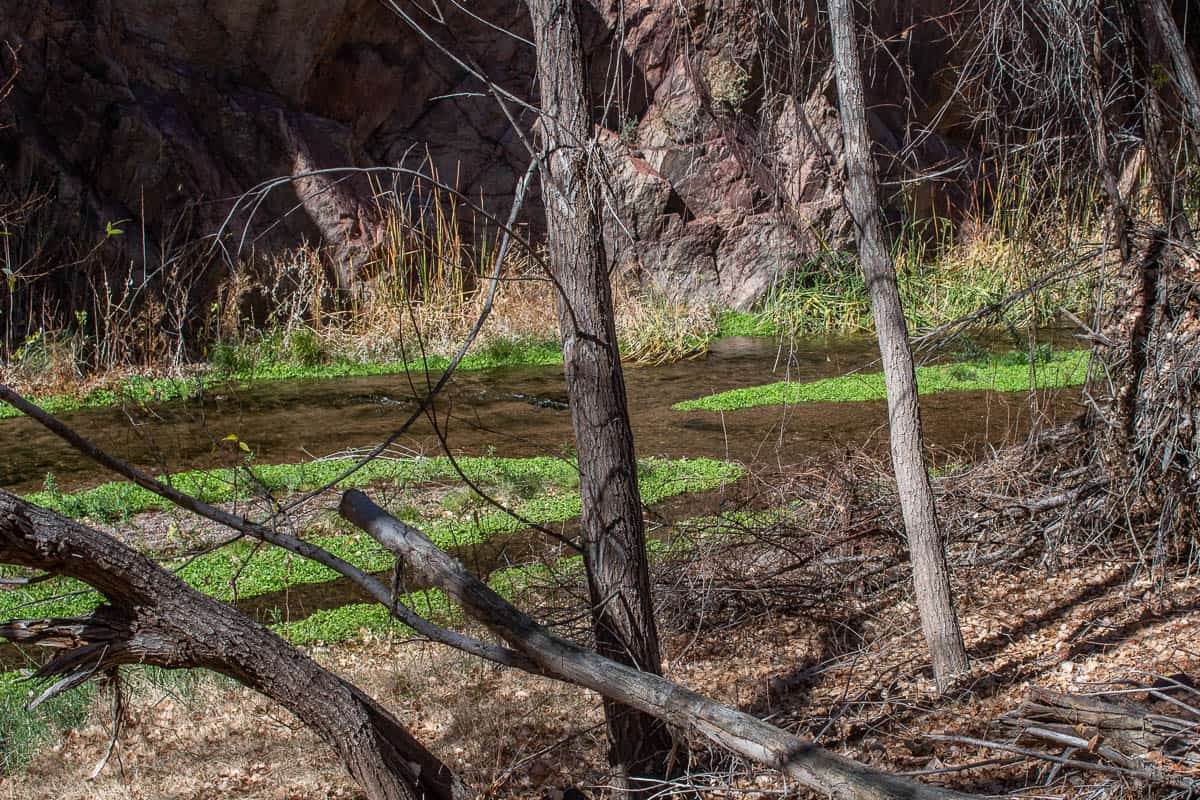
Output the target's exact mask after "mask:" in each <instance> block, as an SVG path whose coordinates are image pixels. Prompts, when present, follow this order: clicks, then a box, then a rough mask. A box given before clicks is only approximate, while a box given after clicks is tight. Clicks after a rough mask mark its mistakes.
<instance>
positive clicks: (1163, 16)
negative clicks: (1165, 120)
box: [1141, 0, 1200, 148]
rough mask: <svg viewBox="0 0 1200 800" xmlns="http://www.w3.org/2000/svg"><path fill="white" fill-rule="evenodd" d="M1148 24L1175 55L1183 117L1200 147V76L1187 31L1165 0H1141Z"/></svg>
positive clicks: (1162, 43) (1172, 55) (1175, 69)
mask: <svg viewBox="0 0 1200 800" xmlns="http://www.w3.org/2000/svg"><path fill="white" fill-rule="evenodd" d="M1141 6H1142V18H1143V24H1144V25H1153V26H1154V28H1155V29H1156V32H1157V34H1158V36H1157V38H1158V40H1159V42H1160V43H1161V45H1162V47H1163V49H1164V50H1166V52H1167V55H1168V56H1169V57H1170V59H1171V66H1172V71H1173V73H1174V78H1175V90H1176V91H1177V92H1179V99H1180V105H1181V106H1182V108H1181V111H1182V112H1183V118H1184V120H1186V121H1187V125H1188V127H1189V128H1190V129H1191V136H1192V142H1193V143H1194V144H1195V146H1196V147H1197V148H1200V78H1197V77H1196V68H1195V67H1194V66H1193V65H1192V60H1191V59H1190V58H1189V57H1188V51H1187V46H1186V45H1185V44H1184V42H1183V34H1182V33H1180V31H1179V26H1178V25H1176V24H1175V17H1173V16H1172V15H1171V9H1170V8H1169V7H1168V6H1167V4H1166V2H1165V1H1164V0H1141Z"/></svg>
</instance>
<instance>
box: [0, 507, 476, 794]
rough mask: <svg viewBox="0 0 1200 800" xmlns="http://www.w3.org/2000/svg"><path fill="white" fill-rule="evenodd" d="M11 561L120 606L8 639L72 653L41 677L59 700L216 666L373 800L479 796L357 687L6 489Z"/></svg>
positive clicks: (138, 558) (5, 544)
mask: <svg viewBox="0 0 1200 800" xmlns="http://www.w3.org/2000/svg"><path fill="white" fill-rule="evenodd" d="M0 562H3V563H7V564H18V565H21V566H26V567H32V568H35V569H40V570H45V571H48V572H53V573H55V574H57V575H65V576H67V577H71V578H75V579H77V580H80V581H83V582H84V583H87V584H89V585H91V586H93V587H95V588H96V589H97V590H98V591H100V592H101V593H102V594H103V595H104V596H105V597H106V598H107V599H108V601H109V604H108V605H104V606H101V607H100V608H98V609H97V610H96V611H95V612H94V613H93V614H92V615H91V616H89V617H86V618H82V619H37V620H18V621H14V622H9V623H7V624H4V625H0V637H3V638H6V639H9V640H10V641H13V642H17V643H22V644H31V645H37V644H44V645H45V646H49V647H56V648H62V647H64V644H66V646H67V649H65V650H63V651H62V652H61V654H60V655H58V656H56V657H55V658H53V659H51V660H50V661H49V662H48V663H47V664H46V666H45V667H43V668H42V669H41V670H40V671H39V673H38V675H39V677H50V676H65V677H64V678H63V681H64V682H63V684H62V685H61V686H59V687H56V689H58V690H59V691H63V690H66V689H69V688H71V687H73V686H75V685H78V684H79V683H82V682H84V681H85V680H87V679H88V677H90V676H91V675H94V674H99V673H102V672H103V671H105V670H107V669H110V668H114V667H117V666H120V665H122V664H153V665H156V666H160V667H166V668H169V669H179V668H194V667H204V668H207V669H211V670H214V671H216V672H220V673H222V674H224V675H228V676H230V677H232V678H234V679H235V680H237V681H239V682H241V683H243V684H245V685H246V686H249V687H250V688H252V689H255V690H257V691H259V692H262V693H263V694H265V695H267V696H268V697H270V698H271V699H272V700H275V701H276V702H278V703H279V704H280V705H283V706H284V707H286V708H287V709H288V710H290V711H291V712H292V713H294V714H295V715H296V716H297V717H299V718H300V719H301V720H303V721H304V723H305V724H306V725H308V726H309V727H310V728H312V729H313V730H314V731H315V732H316V733H317V734H318V735H319V736H320V737H321V738H322V739H324V740H325V741H326V742H327V743H328V744H330V745H331V746H332V747H333V748H334V750H336V751H337V753H338V756H339V757H340V758H341V759H342V761H343V763H345V765H346V768H347V769H348V770H349V771H350V774H351V775H352V776H353V777H354V779H355V780H356V781H358V783H359V785H360V786H362V788H363V791H364V792H365V793H366V795H367V797H369V798H371V800H417V799H418V798H428V799H429V800H467V798H470V797H473V796H474V793H473V792H472V791H470V790H469V789H468V788H467V787H466V786H465V785H464V784H463V783H462V782H461V781H460V780H459V779H458V777H457V776H455V774H454V773H453V772H451V770H450V769H449V768H448V767H446V765H444V764H443V763H441V762H440V761H439V760H438V759H437V758H436V757H435V756H434V755H433V754H432V753H430V752H429V751H428V750H426V749H425V748H424V747H422V746H421V745H420V744H419V743H418V742H417V741H416V740H415V739H414V738H413V737H412V736H411V735H410V734H409V733H408V731H407V730H405V729H404V726H402V725H401V724H400V723H399V721H397V720H396V719H395V717H393V716H392V715H391V714H390V713H388V712H387V711H386V710H385V709H383V708H382V707H381V706H379V705H378V704H377V703H376V702H375V701H374V700H372V699H371V698H369V697H367V696H366V695H365V694H363V693H362V692H361V691H360V690H359V689H358V688H357V687H355V686H353V685H351V684H349V683H347V682H345V681H343V680H342V679H341V678H339V677H338V676H336V675H334V674H332V673H330V672H327V671H326V670H324V669H322V668H321V667H320V666H318V665H317V664H316V662H314V661H313V660H312V659H310V658H308V657H307V656H305V655H304V654H303V653H301V652H300V651H299V650H297V649H296V648H295V647H292V646H291V645H290V644H288V643H287V642H285V641H284V640H282V639H280V638H279V637H278V636H276V635H275V634H274V633H271V632H270V631H268V630H267V629H266V628H264V627H262V626H261V625H258V624H256V623H254V622H253V621H251V620H250V619H248V618H247V617H246V616H245V615H243V614H242V613H240V612H238V611H236V610H235V609H233V608H231V607H230V606H227V605H225V604H224V603H221V602H218V601H217V600H214V599H213V598H211V597H208V596H206V595H204V594H202V593H201V592H198V591H196V590H195V589H193V588H191V587H190V586H188V585H187V584H185V583H184V582H183V581H182V580H180V579H179V578H178V577H176V576H175V575H174V574H172V573H170V572H168V571H166V570H164V569H163V568H161V567H159V566H158V565H157V564H155V563H154V562H153V561H151V560H150V559H148V558H146V557H145V556H142V555H140V554H139V553H136V552H134V551H133V550H131V549H129V548H128V547H126V546H125V545H123V544H121V543H120V542H118V541H116V540H115V539H113V538H112V537H110V536H107V535H106V534H103V533H99V532H97V531H94V530H92V529H90V528H87V527H85V526H83V525H81V524H79V523H77V522H74V521H72V520H70V519H67V518H66V517H63V516H60V515H59V514H56V513H54V512H53V511H49V510H46V509H43V508H39V507H37V506H33V505H30V504H29V503H26V502H25V501H23V500H20V499H19V498H17V497H14V496H13V495H10V494H8V493H6V492H3V491H0Z"/></svg>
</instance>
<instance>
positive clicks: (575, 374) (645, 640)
mask: <svg viewBox="0 0 1200 800" xmlns="http://www.w3.org/2000/svg"><path fill="white" fill-rule="evenodd" d="M529 9H530V13H531V15H532V19H533V31H534V38H535V40H536V44H537V62H538V86H539V91H540V94H541V119H540V122H539V126H540V131H539V133H540V137H541V146H542V152H543V153H545V154H546V155H545V159H544V161H542V163H541V182H542V196H543V203H544V205H545V208H546V224H547V230H548V234H549V244H550V269H551V271H552V272H553V278H554V280H555V281H556V283H557V285H558V290H559V296H558V318H559V329H560V332H561V334H562V348H563V364H564V367H565V371H566V380H567V395H568V397H569V399H570V406H571V422H572V424H573V426H574V429H575V442H576V445H577V448H578V457H579V473H580V477H579V483H580V486H579V488H580V496H581V499H582V518H581V522H582V530H583V547H584V563H585V564H586V567H587V575H588V589H589V592H590V596H591V603H592V615H593V625H594V628H595V634H596V648H597V649H598V650H599V651H600V652H601V653H602V654H604V655H606V656H608V657H610V658H613V659H615V660H618V661H621V662H623V663H626V664H629V665H631V666H634V667H636V668H638V669H640V670H643V671H645V672H650V673H654V674H656V675H657V674H661V672H662V660H661V656H660V654H659V646H658V632H657V630H656V629H655V625H654V614H653V605H652V602H651V597H650V579H649V572H648V569H647V566H646V542H645V530H644V526H643V521H642V507H641V500H640V497H639V494H638V482H637V461H636V459H635V457H634V451H633V432H632V430H631V429H630V426H629V410H628V408H627V406H626V399H625V379H624V376H623V375H622V372H621V358H620V352H619V351H618V349H617V335H616V328H615V325H614V322H613V305H612V289H611V287H610V285H609V277H608V259H607V258H606V257H605V252H604V244H603V240H602V238H601V231H600V202H601V201H600V193H599V191H598V187H599V179H598V178H597V170H598V168H599V164H598V163H597V159H598V158H599V154H598V152H597V151H596V150H595V149H594V148H592V147H591V146H590V144H591V137H592V123H591V115H590V113H589V110H588V103H587V95H586V92H587V89H586V82H585V79H584V74H583V52H582V46H581V43H580V36H579V24H578V20H577V18H576V9H575V3H574V0H531V2H530V4H529ZM605 714H606V717H607V721H608V740H609V748H610V749H609V758H610V761H611V763H612V765H613V767H614V771H615V773H616V779H617V781H618V783H619V784H622V785H623V788H625V789H627V790H629V789H634V788H636V786H635V784H636V783H637V779H638V778H649V779H654V778H661V777H663V776H664V771H665V761H666V755H667V753H669V752H670V749H671V737H670V733H669V731H668V730H667V729H666V728H664V726H663V725H662V724H661V723H660V722H658V721H657V720H656V719H654V718H653V717H650V716H648V715H646V714H642V713H640V712H638V711H635V710H633V709H630V708H628V707H626V706H623V705H621V704H620V703H616V702H613V701H610V700H606V701H605Z"/></svg>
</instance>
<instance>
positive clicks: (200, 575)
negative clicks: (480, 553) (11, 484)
mask: <svg viewBox="0 0 1200 800" xmlns="http://www.w3.org/2000/svg"><path fill="white" fill-rule="evenodd" d="M422 462H439V463H434V464H431V465H429V464H425V463H422ZM317 463H318V464H321V465H324V464H325V462H317ZM399 463H400V464H405V463H407V462H399ZM416 463H417V464H418V466H417V467H414V468H413V469H412V470H411V471H409V472H407V473H405V472H404V470H403V469H402V468H397V469H396V471H395V472H393V473H392V476H393V479H395V480H398V481H400V482H404V483H410V482H418V480H417V479H415V478H413V477H412V476H419V477H420V478H422V479H424V480H432V479H433V478H434V477H436V476H438V475H439V474H440V475H443V476H445V477H447V478H448V477H450V476H449V475H448V474H446V473H445V470H448V469H449V466H448V463H445V459H422V460H420V462H416ZM462 463H463V467H464V472H467V474H469V475H471V476H472V478H473V479H474V480H476V481H478V482H480V483H482V484H484V485H485V486H495V485H497V484H499V483H501V482H503V481H506V480H507V481H526V482H529V483H530V485H531V486H532V487H535V488H534V491H536V493H537V494H536V496H531V497H529V498H528V499H523V500H522V499H516V498H514V499H513V500H512V501H511V502H512V505H513V506H515V508H514V510H515V511H516V512H517V513H518V514H520V515H521V516H522V517H524V518H526V519H529V520H531V521H533V522H536V523H539V524H547V523H555V522H564V521H567V520H570V519H572V518H574V517H576V516H578V515H579V509H580V498H579V493H578V491H576V490H574V489H575V487H577V485H578V483H577V476H576V473H575V468H574V465H572V464H570V463H569V462H565V461H563V460H561V459H555V458H549V457H539V458H532V459H488V458H475V459H463V460H462ZM438 470H443V472H441V473H439V472H438ZM190 474H193V475H200V474H202V473H190ZM397 474H399V475H402V476H405V477H400V478H394V476H395V475H397ZM741 474H742V468H741V467H740V466H738V465H735V464H730V463H727V462H722V461H714V460H710V459H684V460H678V461H668V460H663V459H647V460H645V461H643V462H642V463H641V464H640V465H639V486H640V489H641V496H642V502H643V503H645V504H646V505H653V504H654V503H658V502H661V501H663V500H665V499H667V498H669V497H674V496H676V495H679V494H683V493H685V492H703V491H710V490H712V489H716V488H718V487H720V486H721V485H723V484H725V483H728V482H730V481H734V480H737V479H738V478H739V477H741ZM382 479H383V478H381V477H380V476H379V474H377V475H376V476H375V478H374V480H382ZM194 480H199V478H195V479H194ZM366 482H367V481H366V480H362V481H359V482H358V483H357V485H363V484H365V483H366ZM200 485H207V484H200ZM130 487H131V485H129V484H108V485H106V486H105V487H98V488H97V489H94V490H90V491H89V492H81V493H79V495H74V496H71V495H62V494H59V495H56V496H50V497H47V496H45V493H39V494H37V495H33V496H31V497H30V498H29V499H30V500H31V502H36V503H41V504H48V505H49V504H56V505H57V509H58V510H60V511H62V512H63V513H68V514H69V513H71V512H72V511H75V512H79V511H80V510H82V509H83V508H90V509H93V510H98V511H99V512H100V513H101V514H111V513H112V512H113V510H114V509H113V507H112V506H111V505H107V504H108V503H110V502H112V500H113V498H119V497H126V496H127V495H125V494H124V492H126V491H129V490H130ZM132 488H134V489H136V488H137V487H132ZM554 490H557V491H554ZM97 491H101V492H102V493H101V495H99V498H102V499H103V504H101V503H100V502H99V499H97V502H95V503H93V504H90V505H87V504H85V505H73V504H74V503H76V502H78V498H79V497H80V496H87V495H89V494H91V493H94V492H97ZM138 491H142V490H140V489H138ZM517 494H518V497H519V492H518V493H517ZM139 496H140V495H139ZM129 513H134V512H129ZM396 513H397V515H398V516H400V517H402V518H405V519H406V520H407V521H409V522H411V523H413V524H415V525H419V526H420V527H421V528H422V530H424V532H425V533H426V534H427V535H428V536H429V537H430V539H432V540H433V541H434V542H435V543H436V544H437V545H438V546H439V547H443V548H452V547H462V546H467V545H472V544H478V543H481V542H484V541H486V540H488V539H490V538H492V537H494V536H498V535H504V534H513V533H518V532H520V531H521V530H524V529H525V528H526V525H525V524H524V523H522V522H521V521H519V520H517V519H515V518H514V517H512V516H511V515H509V514H507V513H504V512H501V511H494V510H491V509H490V507H487V509H486V510H480V509H476V510H470V511H469V512H468V513H462V514H458V515H456V516H454V517H450V518H446V517H442V518H438V519H432V520H430V519H422V518H420V516H419V514H418V513H417V512H416V511H415V510H414V509H412V508H411V507H402V508H399V509H397V510H396ZM344 530H345V533H338V534H332V535H322V536H310V537H307V538H308V540H309V541H311V542H313V543H314V544H317V545H319V546H321V547H324V548H325V549H327V550H329V551H330V552H332V553H333V554H335V555H337V556H338V557H340V558H342V559H345V560H346V561H349V562H351V563H353V564H355V565H356V566H358V567H359V568H361V569H364V570H366V571H368V572H379V571H383V570H386V569H388V568H389V567H391V566H392V564H393V563H394V557H393V556H392V555H391V554H390V553H388V552H387V551H386V550H384V549H383V548H382V547H380V546H379V545H378V544H377V543H376V542H375V541H374V540H373V539H371V538H370V537H369V536H367V535H366V534H364V533H362V532H361V531H358V530H357V529H353V528H351V527H350V526H348V525H345V526H344ZM179 575H180V577H181V578H183V579H184V580H185V581H187V582H188V583H189V584H191V585H192V586H194V587H196V588H197V589H200V590H201V591H204V592H205V593H207V594H209V595H211V596H213V597H216V598H218V599H221V600H227V601H228V600H233V599H234V598H235V597H237V598H242V599H245V598H250V597H255V596H260V595H263V594H269V593H272V592H277V591H281V590H283V589H284V588H286V587H288V586H297V585H301V584H311V583H322V582H325V581H329V580H333V579H335V578H336V577H337V575H336V573H334V572H333V571H332V570H329V569H328V568H326V567H322V566H320V565H318V564H316V563H314V562H311V561H308V560H306V559H302V558H298V557H296V556H293V555H292V554H290V553H287V552H286V551H284V550H280V549H279V548H273V547H259V546H257V544H256V543H253V542H246V541H239V542H235V543H234V544H231V545H229V546H226V547H223V548H221V549H219V550H216V551H214V552H212V553H208V554H206V555H204V556H201V557H199V558H197V559H195V560H193V561H191V562H190V563H188V564H187V565H186V566H184V567H183V568H182V569H181V570H180V571H179ZM66 593H77V594H72V596H69V597H65V598H64V597H62V595H63V594H66ZM98 602H99V595H97V594H96V593H95V592H93V591H91V590H89V589H87V587H85V586H83V585H82V584H78V583H76V582H73V581H67V580H65V579H55V580H51V581H46V582H44V583H39V584H34V585H31V586H24V587H19V588H15V589H9V590H6V591H2V592H0V618H6V616H9V617H11V616H20V615H21V613H24V614H25V615H26V616H39V617H41V616H73V615H78V614H83V613H86V612H87V611H89V610H90V609H92V608H94V607H95V605H96V604H97V603H98Z"/></svg>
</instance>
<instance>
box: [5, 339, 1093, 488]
mask: <svg viewBox="0 0 1200 800" xmlns="http://www.w3.org/2000/svg"><path fill="white" fill-rule="evenodd" d="M877 355H878V353H877V350H876V348H875V343H874V341H873V340H871V339H868V338H846V339H834V340H828V339H822V340H812V341H807V342H801V343H799V344H796V345H792V346H782V345H780V344H778V343H777V342H775V341H773V340H770V339H751V338H731V339H725V340H721V341H719V342H717V343H716V345H715V346H714V347H713V349H712V351H711V352H710V353H709V355H708V356H707V357H705V358H702V359H697V360H694V361H684V362H679V363H675V364H669V365H664V366H659V367H636V366H635V367H627V368H626V370H625V380H626V385H627V390H628V396H629V411H630V417H631V419H632V421H633V428H634V436H635V440H636V446H637V451H638V455H639V456H665V457H670V458H680V457H689V456H690V457H699V456H707V457H712V458H728V459H735V460H739V461H744V462H747V463H754V462H770V463H779V464H788V463H795V462H797V461H800V460H803V459H804V458H805V457H807V456H812V455H819V454H822V453H830V452H834V451H837V450H838V449H844V448H848V447H856V446H862V445H867V446H880V445H882V444H885V443H886V429H885V427H884V426H885V424H886V420H887V416H886V406H885V403H884V402H883V401H873V402H865V403H808V404H803V405H794V406H788V407H783V406H764V407H759V408H752V409H746V410H742V411H736V412H727V413H725V414H717V413H711V412H678V411H673V410H671V405H672V404H673V403H676V402H679V401H681V400H687V399H691V398H695V397H699V396H702V395H706V394H711V393H713V392H718V391H723V390H726V389H734V388H740V387H744V386H754V385H758V384H763V383H770V382H773V381H779V380H798V381H806V380H815V379H817V378H824V377H830V376H836V375H843V374H846V373H849V372H852V371H854V370H865V371H877V370H878V365H877V364H876V363H875V362H876V359H877ZM436 379H437V376H436V375H432V376H428V378H427V377H426V376H425V375H390V376H382V377H366V378H336V379H328V380H291V381H271V382H262V383H259V384H257V385H254V386H251V387H250V388H248V389H238V388H236V387H229V388H228V389H227V390H224V391H222V390H220V389H217V390H213V391H210V392H209V393H208V394H207V396H206V397H205V398H204V399H203V401H200V400H196V401H192V402H187V403H172V404H166V405H163V406H159V407H154V408H149V409H145V408H134V407H128V408H105V409H82V410H79V411H75V412H70V413H66V414H63V415H62V419H63V421H64V422H66V423H67V424H69V425H72V426H74V427H75V428H76V429H77V430H79V431H81V432H83V433H84V434H85V435H86V436H88V437H89V438H91V439H92V440H93V441H95V442H96V443H97V444H99V445H100V446H101V447H103V448H105V449H107V450H108V451H109V452H112V453H115V454H117V455H119V456H121V457H122V458H125V459H127V460H129V461H131V462H132V463H135V464H137V465H139V466H142V467H144V468H146V469H148V470H151V471H154V472H159V473H161V472H171V471H178V470H183V469H196V468H206V467H213V466H221V465H224V464H225V463H227V462H226V461H225V460H223V459H228V458H231V457H232V456H231V455H230V454H229V449H230V448H228V446H223V445H222V443H221V440H222V439H223V437H225V436H226V435H228V434H236V435H237V436H238V437H239V438H240V439H241V440H243V441H245V442H246V443H247V444H248V445H249V446H250V447H251V449H252V450H253V452H254V457H255V459H256V461H258V462H259V463H288V462H296V461H303V460H307V459H311V458H313V457H318V456H326V455H331V454H335V453H344V452H347V451H350V450H353V449H355V448H363V447H368V446H370V445H373V444H375V443H376V442H378V441H379V440H380V439H382V438H383V437H385V436H386V435H387V434H388V433H390V432H391V431H392V430H393V429H394V428H396V427H397V426H399V425H400V424H401V423H402V422H403V420H404V419H405V418H406V417H407V416H408V414H409V413H410V412H411V410H412V409H413V408H414V407H415V403H416V398H418V397H419V396H420V395H421V394H422V393H423V392H424V391H425V389H426V387H427V383H426V381H427V380H428V382H430V383H431V382H433V381H435V380H436ZM565 395H566V392H565V387H564V384H563V376H562V368H561V367H537V368H506V369H495V370H488V371H478V372H461V373H459V374H457V375H456V376H455V377H454V379H453V381H452V382H451V384H450V386H449V387H448V388H447V390H446V391H445V392H444V393H443V396H442V398H441V399H439V402H438V404H437V409H438V412H439V413H438V418H439V425H440V426H442V427H443V428H444V432H445V435H446V437H447V441H448V443H449V446H450V447H451V448H452V449H453V450H454V451H455V452H456V453H461V454H469V455H487V454H493V455H499V456H530V455H541V454H556V453H562V452H565V451H568V450H570V449H571V448H573V435H572V431H571V419H570V412H569V411H568V410H566V409H565V400H566V396H565ZM1077 400H1078V392H1077V391H1073V390H1066V391H1061V392H1056V393H1052V394H1051V395H1050V396H1048V397H1046V398H1044V399H1043V401H1042V402H1041V404H1040V406H1041V412H1042V413H1043V414H1048V418H1049V419H1054V418H1060V417H1062V416H1063V415H1064V414H1069V413H1072V412H1073V411H1074V409H1075V407H1076V403H1077ZM921 406H922V411H923V417H924V427H925V433H926V438H927V441H928V443H929V445H930V447H931V448H932V450H933V452H934V457H935V458H939V459H961V458H969V457H971V455H973V454H976V453H978V452H980V451H981V449H983V448H986V447H987V446H989V445H996V444H999V443H1002V442H1005V441H1008V440H1010V439H1012V438H1013V437H1016V436H1020V435H1022V433H1023V432H1024V431H1025V430H1027V429H1028V426H1029V422H1030V413H1029V403H1028V397H1027V396H1026V395H1025V394H999V393H995V392H960V393H953V394H942V395H935V396H932V397H927V398H923V399H922V401H921ZM398 445H399V447H400V448H401V449H407V450H408V451H410V452H412V453H424V454H427V455H438V454H439V451H440V444H439V441H438V437H437V435H436V434H435V432H434V428H433V426H432V425H431V423H430V422H429V420H427V419H422V420H421V421H419V422H418V423H417V424H416V425H415V426H414V427H413V429H412V430H411V431H410V432H409V433H408V434H406V435H405V436H403V437H402V438H401V439H400V441H399V442H398ZM0 452H2V453H4V458H3V460H0V487H3V488H6V489H8V490H10V491H16V492H29V491H34V490H37V489H40V488H41V486H42V484H43V482H44V480H45V477H46V475H47V473H53V474H54V476H55V480H56V482H57V485H58V487H59V488H60V489H62V490H65V491H73V490H76V489H79V488H83V487H86V486H90V485H94V484H96V483H100V482H102V481H104V480H110V479H111V477H110V476H107V475H104V474H102V473H101V472H100V471H99V470H98V469H97V468H96V467H95V466H94V465H92V464H91V463H90V462H88V461H86V460H85V459H83V458H82V457H81V456H79V455H78V454H76V453H75V452H74V451H73V450H71V449H70V448H69V447H67V446H66V445H65V444H64V443H62V442H61V441H60V440H58V439H57V438H56V437H54V436H53V435H51V434H50V433H49V432H47V431H45V430H44V429H43V428H41V427H40V426H38V425H37V424H35V423H34V422H32V421H30V420H28V419H26V418H17V419H7V420H0Z"/></svg>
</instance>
